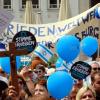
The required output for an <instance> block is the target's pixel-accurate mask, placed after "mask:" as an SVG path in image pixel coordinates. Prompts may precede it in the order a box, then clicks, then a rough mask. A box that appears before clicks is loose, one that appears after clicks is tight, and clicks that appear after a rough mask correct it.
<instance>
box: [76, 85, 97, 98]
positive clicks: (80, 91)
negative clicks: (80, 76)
mask: <svg viewBox="0 0 100 100" xmlns="http://www.w3.org/2000/svg"><path fill="white" fill-rule="evenodd" d="M88 90H90V91H91V92H92V93H93V95H94V97H96V93H95V90H94V88H93V87H92V86H88V85H85V86H83V87H82V88H81V89H80V90H79V92H78V93H77V95H76V100H80V99H81V97H82V95H83V94H84V93H85V92H86V91H88Z"/></svg>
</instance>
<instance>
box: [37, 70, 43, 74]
mask: <svg viewBox="0 0 100 100" xmlns="http://www.w3.org/2000/svg"><path fill="white" fill-rule="evenodd" d="M42 72H43V71H42V70H36V71H35V73H36V74H40V73H42Z"/></svg>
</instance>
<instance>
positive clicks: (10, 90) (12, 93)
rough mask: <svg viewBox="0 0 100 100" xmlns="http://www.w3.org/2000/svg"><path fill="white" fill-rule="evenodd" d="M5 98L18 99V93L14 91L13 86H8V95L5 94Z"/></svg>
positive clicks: (8, 99) (7, 99)
mask: <svg viewBox="0 0 100 100" xmlns="http://www.w3.org/2000/svg"><path fill="white" fill-rule="evenodd" d="M6 100H19V95H18V94H17V92H16V91H15V87H14V86H9V87H8V96H7V98H6Z"/></svg>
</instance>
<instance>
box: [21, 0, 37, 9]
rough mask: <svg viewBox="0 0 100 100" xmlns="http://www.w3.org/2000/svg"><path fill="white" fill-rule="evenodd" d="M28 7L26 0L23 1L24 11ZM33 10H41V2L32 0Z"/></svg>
mask: <svg viewBox="0 0 100 100" xmlns="http://www.w3.org/2000/svg"><path fill="white" fill-rule="evenodd" d="M25 5H26V0H22V8H23V9H24V8H25ZM32 5H33V8H39V0H32Z"/></svg>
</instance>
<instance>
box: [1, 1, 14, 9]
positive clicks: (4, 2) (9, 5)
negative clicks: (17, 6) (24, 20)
mask: <svg viewBox="0 0 100 100" xmlns="http://www.w3.org/2000/svg"><path fill="white" fill-rule="evenodd" d="M3 8H4V9H11V8H12V7H11V0H3Z"/></svg>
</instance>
